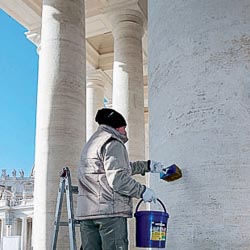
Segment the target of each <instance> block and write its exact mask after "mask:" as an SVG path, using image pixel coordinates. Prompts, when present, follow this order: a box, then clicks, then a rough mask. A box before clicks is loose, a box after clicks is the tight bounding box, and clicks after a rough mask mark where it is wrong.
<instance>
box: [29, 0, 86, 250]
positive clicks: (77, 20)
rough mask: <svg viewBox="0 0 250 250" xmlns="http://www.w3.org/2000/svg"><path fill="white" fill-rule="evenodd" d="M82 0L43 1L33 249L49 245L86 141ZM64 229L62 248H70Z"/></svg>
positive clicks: (41, 249)
mask: <svg viewBox="0 0 250 250" xmlns="http://www.w3.org/2000/svg"><path fill="white" fill-rule="evenodd" d="M84 12H85V10H84V0H74V1H61V0H44V1H43V11H42V13H43V14H42V30H41V46H40V52H39V54H40V58H39V83H38V99H37V123H36V126H37V127H36V149H35V187H34V224H33V225H34V226H33V249H34V250H47V249H50V247H51V240H52V232H53V221H54V215H55V205H56V197H57V191H58V185H59V172H60V170H61V169H62V168H63V167H64V166H69V167H70V169H71V174H72V177H73V178H72V179H73V182H75V180H76V166H77V164H78V161H79V156H80V151H81V148H82V145H83V143H84V141H85V115H86V114H85V94H86V93H85V92H86V85H85V17H84ZM68 239H69V237H68V228H66V227H61V228H60V233H59V239H58V249H69V244H68Z"/></svg>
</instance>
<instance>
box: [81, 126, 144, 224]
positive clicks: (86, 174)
mask: <svg viewBox="0 0 250 250" xmlns="http://www.w3.org/2000/svg"><path fill="white" fill-rule="evenodd" d="M148 171H149V170H148V162H147V161H137V162H133V163H131V162H129V159H128V154H127V150H126V148H125V145H124V143H123V141H122V136H121V134H120V133H119V132H118V131H116V130H115V129H113V128H112V127H109V126H106V125H100V126H99V127H98V129H97V131H96V132H95V133H94V134H93V135H92V137H91V138H90V139H89V141H88V142H87V143H86V144H85V146H84V148H83V150H82V153H81V159H80V163H79V166H78V188H79V193H78V197H77V209H76V218H77V219H79V220H83V219H95V218H106V217H118V216H121V217H132V209H133V207H132V198H133V197H134V198H140V197H141V195H142V193H143V192H144V190H145V186H144V185H142V184H140V183H139V182H137V181H135V180H134V179H133V178H132V177H131V175H133V174H142V175H145V172H148Z"/></svg>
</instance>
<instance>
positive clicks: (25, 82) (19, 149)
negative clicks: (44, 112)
mask: <svg viewBox="0 0 250 250" xmlns="http://www.w3.org/2000/svg"><path fill="white" fill-rule="evenodd" d="M0 30H1V37H0V171H1V169H6V170H7V174H9V175H11V172H12V170H13V169H16V171H17V173H19V170H21V169H23V170H24V172H25V176H28V175H29V174H30V171H31V169H32V166H33V164H34V148H35V117H36V95H37V76H38V54H37V52H36V46H35V45H34V44H32V43H31V42H30V41H29V40H28V39H27V38H26V36H25V34H24V33H25V32H26V31H27V30H26V29H25V28H24V27H22V26H21V25H20V24H18V23H17V22H16V21H15V20H14V19H12V18H11V17H10V16H8V15H7V14H6V13H5V12H4V11H3V10H1V9H0ZM0 175H1V172H0Z"/></svg>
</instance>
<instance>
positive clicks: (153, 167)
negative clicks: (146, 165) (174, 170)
mask: <svg viewBox="0 0 250 250" xmlns="http://www.w3.org/2000/svg"><path fill="white" fill-rule="evenodd" d="M165 168H166V167H165V166H164V165H163V164H162V163H161V162H158V161H153V160H150V172H151V173H162V172H163V169H165Z"/></svg>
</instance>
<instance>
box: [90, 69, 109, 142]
mask: <svg viewBox="0 0 250 250" xmlns="http://www.w3.org/2000/svg"><path fill="white" fill-rule="evenodd" d="M108 80H109V79H108V77H107V76H106V75H105V73H104V72H103V71H102V70H93V71H91V72H90V71H89V72H87V95H86V96H87V102H86V115H87V116H86V138H87V140H88V139H89V138H90V136H91V135H92V134H93V133H94V132H95V131H96V129H97V127H98V124H97V123H96V122H95V115H96V112H97V110H98V109H100V108H103V107H104V88H105V81H108Z"/></svg>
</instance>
